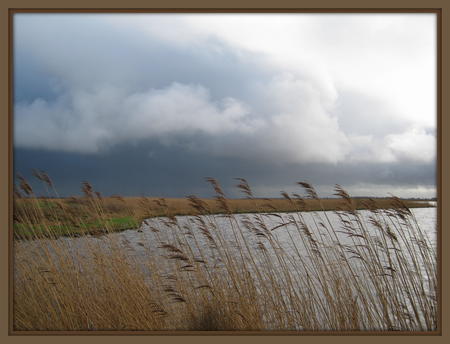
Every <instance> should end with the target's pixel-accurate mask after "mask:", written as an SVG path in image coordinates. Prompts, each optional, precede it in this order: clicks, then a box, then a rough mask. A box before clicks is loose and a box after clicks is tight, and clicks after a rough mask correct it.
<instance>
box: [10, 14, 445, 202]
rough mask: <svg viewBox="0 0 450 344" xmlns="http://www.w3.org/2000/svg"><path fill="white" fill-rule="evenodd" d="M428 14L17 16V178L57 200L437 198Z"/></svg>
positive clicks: (431, 20)
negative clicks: (306, 188) (49, 189)
mask: <svg viewBox="0 0 450 344" xmlns="http://www.w3.org/2000/svg"><path fill="white" fill-rule="evenodd" d="M435 28H436V17H435V15H434V14H15V15H14V73H15V74H14V87H15V90H14V91H15V99H14V105H15V107H14V120H15V122H14V135H15V138H14V147H15V171H16V172H18V173H21V174H22V175H25V176H29V175H30V172H31V169H32V168H38V169H42V170H45V171H47V172H48V173H49V174H50V176H52V177H53V178H54V180H55V184H56V186H57V188H58V190H60V192H61V193H62V194H65V195H69V194H76V193H79V186H80V182H81V181H84V180H89V181H91V182H92V183H93V184H94V187H95V188H96V189H98V190H99V191H101V192H102V193H104V194H115V193H122V194H125V195H144V194H145V195H153V196H166V197H167V196H173V197H183V196H186V195H189V194H197V195H200V196H209V195H210V192H209V188H208V186H207V185H206V184H205V182H204V177H208V176H211V177H216V178H217V179H219V180H220V181H221V182H222V184H224V186H225V189H226V191H227V193H228V194H229V195H230V196H231V197H235V196H237V195H238V194H237V193H236V191H235V189H234V188H233V187H232V186H233V184H235V182H234V181H233V178H234V177H244V178H247V179H248V181H249V183H250V185H251V186H253V188H254V190H255V193H256V194H257V195H258V196H262V197H263V196H277V195H279V192H280V191H281V190H286V191H295V192H297V191H298V190H297V188H296V187H295V182H297V181H309V182H311V183H312V184H313V185H315V186H316V187H317V188H318V189H319V191H320V192H321V194H322V195H323V196H330V195H331V194H332V192H333V191H332V188H333V185H334V184H341V185H343V186H344V187H345V188H346V189H347V190H348V191H350V193H351V194H353V195H359V196H361V195H372V196H387V195H388V194H389V193H393V194H396V195H398V196H401V197H434V196H435V192H436V191H435V164H436V30H435Z"/></svg>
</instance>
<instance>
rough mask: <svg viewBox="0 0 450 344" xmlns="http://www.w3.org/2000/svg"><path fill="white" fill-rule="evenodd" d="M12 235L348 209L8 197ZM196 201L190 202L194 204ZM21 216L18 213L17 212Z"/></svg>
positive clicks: (329, 202) (285, 202)
mask: <svg viewBox="0 0 450 344" xmlns="http://www.w3.org/2000/svg"><path fill="white" fill-rule="evenodd" d="M350 200H351V209H352V210H365V209H369V205H370V207H374V208H375V209H388V208H393V207H394V206H393V204H392V202H393V199H392V198H373V199H368V198H351V199H350ZM401 202H403V204H404V206H406V207H408V208H434V207H435V205H433V204H432V202H434V201H424V200H414V201H411V200H401ZM14 203H15V204H14V205H15V208H14V210H15V220H14V236H15V238H16V239H34V238H41V237H46V238H58V237H61V236H65V237H67V236H69V237H70V236H72V237H76V236H81V235H86V234H88V235H94V236H95V235H104V234H107V233H112V232H120V231H124V230H130V229H138V228H139V227H140V226H141V225H142V222H143V221H144V220H146V219H149V218H157V217H168V218H171V217H174V216H194V215H199V214H201V215H225V214H262V213H290V212H311V211H337V210H345V209H348V207H349V203H345V201H344V200H343V199H342V198H323V199H301V200H299V199H286V198H284V199H282V198H270V199H269V198H265V199H262V198H253V199H222V200H217V199H204V198H203V199H201V198H194V199H186V198H149V197H140V198H138V197H120V196H116V197H98V196H96V197H78V198H75V197H71V198H58V199H56V198H52V199H50V198H17V199H15V201H14ZM195 203H196V204H195ZM27 212H28V213H30V212H31V213H36V214H40V215H39V218H37V219H35V220H34V221H33V223H30V222H26V221H22V220H21V216H22V217H23V214H26V213H27ZM21 214H22V215H21Z"/></svg>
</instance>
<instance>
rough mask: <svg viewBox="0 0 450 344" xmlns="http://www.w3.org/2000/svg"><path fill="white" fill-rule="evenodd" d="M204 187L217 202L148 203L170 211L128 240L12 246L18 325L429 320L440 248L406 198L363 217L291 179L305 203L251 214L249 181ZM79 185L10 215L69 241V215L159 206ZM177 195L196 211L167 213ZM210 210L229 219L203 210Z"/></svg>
mask: <svg viewBox="0 0 450 344" xmlns="http://www.w3.org/2000/svg"><path fill="white" fill-rule="evenodd" d="M25 182H26V181H25ZM44 182H45V181H44ZM210 183H211V184H212V186H213V188H214V189H215V191H216V195H217V197H216V199H215V200H202V199H198V198H196V197H194V196H192V197H190V198H189V199H188V200H186V201H183V202H182V201H180V200H165V201H164V200H158V201H157V203H158V204H157V206H158V207H159V208H158V209H159V210H158V211H161V212H162V214H166V215H167V217H165V218H162V219H157V220H153V221H146V224H145V226H144V227H143V229H142V230H140V231H136V236H137V238H139V239H138V242H137V243H135V244H136V245H137V246H133V245H132V244H131V243H130V242H126V240H125V239H124V237H122V236H120V235H117V234H110V235H105V236H103V237H100V238H97V239H96V238H93V237H91V236H90V235H84V234H83V233H85V234H87V233H88V231H86V232H81V234H82V235H81V237H78V238H70V239H58V240H54V239H44V240H42V239H41V240H39V241H36V240H26V241H15V246H14V257H15V265H14V328H15V329H16V330H210V331H212V330H260V331H264V330H298V331H305V330H310V331H318V330H338V331H339V330H362V331H365V330H375V331H376V330H379V331H398V330H404V331H433V330H435V329H436V326H437V289H436V288H437V270H436V252H435V250H434V247H433V245H432V244H431V243H430V242H429V240H428V238H427V237H426V235H425V234H424V233H423V232H422V231H421V229H420V228H419V226H418V224H417V221H416V220H415V218H414V216H413V214H412V213H411V211H410V210H409V208H408V206H407V205H406V204H405V203H404V202H403V201H402V200H400V199H397V198H392V199H390V200H389V206H387V204H382V205H380V204H377V201H370V200H365V202H364V207H365V208H367V209H368V210H369V212H368V215H367V216H363V215H362V214H361V213H360V212H359V211H357V210H356V207H357V204H355V200H353V199H351V198H350V196H349V195H348V194H347V193H346V192H345V190H343V189H342V188H340V187H339V186H336V190H335V191H336V194H337V195H338V196H339V197H340V199H339V200H320V199H318V198H317V195H316V194H315V191H314V189H313V188H312V187H311V186H310V185H309V184H306V183H301V187H302V188H303V189H304V191H305V194H306V197H305V198H302V197H300V196H298V195H287V194H284V197H285V199H284V200H282V201H281V200H278V201H279V202H280V203H279V204H278V207H280V208H281V204H284V205H285V206H286V208H283V209H286V211H288V210H294V212H293V213H290V214H285V215H280V214H279V213H275V211H279V208H277V207H274V208H272V210H271V214H260V213H255V214H247V215H243V216H242V215H236V214H234V212H235V211H236V209H240V210H242V211H244V212H245V211H246V209H253V210H256V211H258V212H261V211H264V210H265V208H263V204H264V203H263V202H266V201H262V200H259V199H255V198H253V195H252V193H251V190H250V188H249V187H248V185H247V183H246V181H245V180H241V184H240V186H239V187H240V189H241V190H242V191H243V192H244V194H245V195H246V196H247V197H248V199H247V200H245V201H244V200H231V201H230V200H227V199H226V198H225V196H224V194H223V192H222V190H221V188H220V185H219V184H218V183H217V182H216V181H215V180H210ZM24 189H25V190H26V186H25V185H23V188H22V190H24ZM85 191H86V197H85V198H83V199H81V200H80V199H78V200H72V202H75V203H74V204H76V205H77V206H79V207H78V208H77V210H76V211H72V210H70V209H71V208H70V207H68V205H67V204H65V202H66V201H67V200H60V199H55V200H52V201H51V202H55V203H56V204H57V206H49V205H48V204H47V203H43V202H42V200H41V199H37V198H36V197H33V194H32V191H31V192H30V193H29V198H28V199H27V200H26V202H27V204H26V206H24V205H23V204H22V208H20V211H18V212H16V214H15V216H16V221H18V222H20V223H22V224H27V225H28V229H29V231H30V232H33V231H34V230H35V229H36V226H35V225H36V223H39V222H41V224H42V228H41V230H44V231H49V232H51V231H54V230H55V229H54V227H52V226H51V225H50V224H52V225H55V223H58V221H60V220H61V219H62V222H60V225H61V226H63V227H64V226H65V227H67V228H68V230H67V234H68V235H69V236H70V235H72V236H73V233H75V232H74V231H71V229H70V228H69V227H70V226H71V225H70V224H69V222H68V220H67V219H69V218H70V219H71V221H72V222H73V224H72V225H73V226H78V228H83V226H84V227H86V226H85V225H86V221H92V220H95V219H96V220H98V221H103V220H104V219H105V218H106V217H107V216H108V212H113V213H114V211H115V213H116V214H117V212H118V211H119V208H114V207H115V206H116V205H117V204H120V203H122V204H123V205H124V206H123V207H122V208H120V211H124V213H123V214H129V215H130V216H134V217H136V218H138V217H139V216H147V215H148V213H150V212H154V211H155V208H153V207H154V204H156V203H155V202H153V200H151V199H120V198H116V199H115V200H114V201H113V200H111V199H108V200H107V201H105V199H103V198H100V197H98V195H96V194H95V193H94V191H93V190H92V188H87V189H86V190H85ZM16 201H17V202H25V200H24V199H16ZM116 201H117V202H119V203H117V204H116V203H112V202H116ZM124 202H125V203H124ZM127 202H128V203H127ZM169 202H172V203H170V204H169ZM185 202H187V203H185ZM281 202H282V203H281ZM327 202H330V203H328V204H327ZM332 202H334V203H332ZM383 202H387V200H383ZM17 204H19V203H16V208H15V209H19V207H18V205H17ZM186 204H189V208H190V210H189V211H190V214H195V215H194V216H193V217H192V218H190V220H189V221H187V220H186V219H182V218H177V217H174V216H173V214H174V210H173V209H174V208H176V206H177V205H178V207H179V208H176V209H177V211H178V210H183V209H185V208H183V207H186ZM251 204H253V205H251ZM331 204H333V206H334V208H335V209H338V210H336V211H335V213H334V215H333V216H334V218H335V219H336V218H337V219H339V221H338V222H336V221H335V220H333V219H332V218H331V216H332V215H331V214H329V213H321V212H304V211H305V210H311V208H313V209H317V208H316V206H318V208H319V209H325V208H326V206H331ZM113 205H114V206H113ZM246 206H248V207H249V208H245V207H246ZM235 207H239V208H235ZM108 208H110V210H108ZM113 208H114V209H115V210H114V211H113V210H111V209H113ZM383 208H384V209H383ZM83 211H86V212H87V213H86V214H84V215H85V216H80V215H82V214H81V213H82V212H83ZM138 212H140V213H139V214H138ZM216 212H218V213H223V214H225V215H223V216H214V215H211V214H213V213H216ZM77 219H79V222H78V223H77ZM86 219H88V220H86ZM104 224H105V225H106V228H105V230H106V231H107V232H108V231H110V230H112V229H111V228H109V223H108V222H104ZM76 233H77V234H79V232H76ZM50 236H51V235H50ZM32 237H33V236H30V237H27V238H28V239H29V238H32ZM35 237H36V238H37V237H39V235H37V234H36V236H35ZM74 243H76V244H74Z"/></svg>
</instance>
